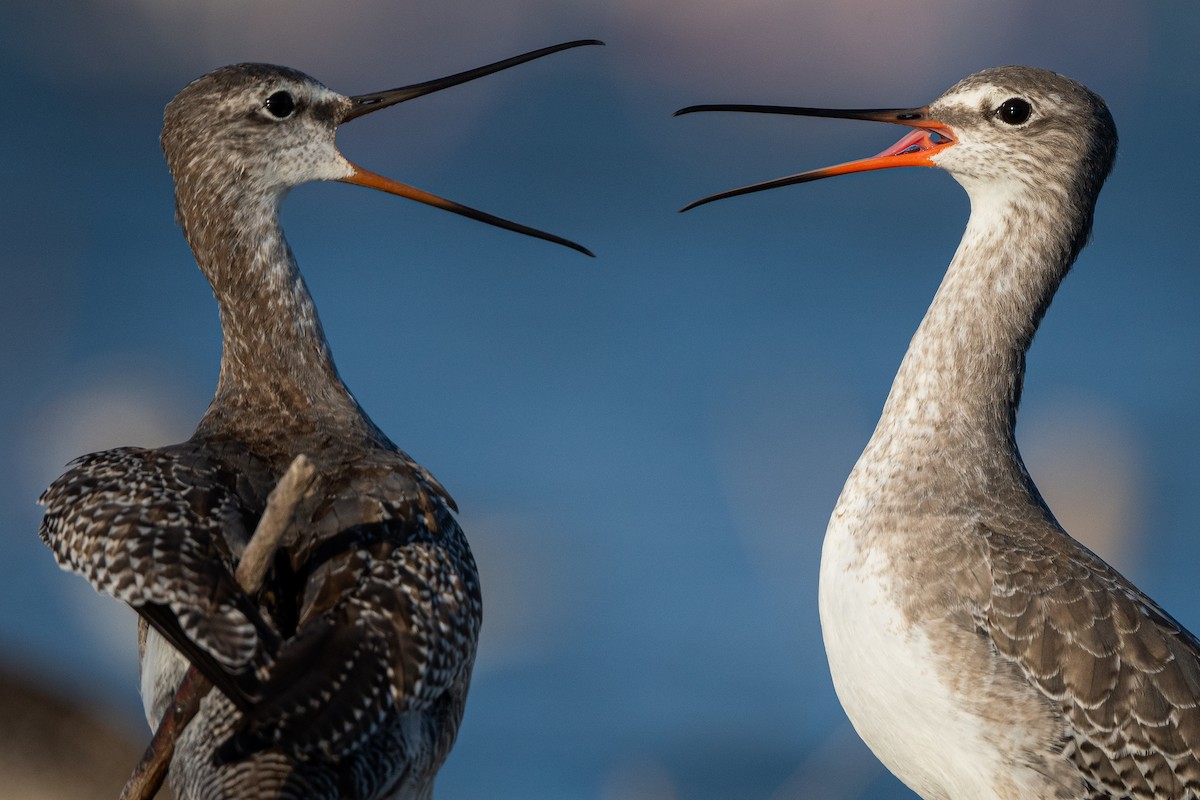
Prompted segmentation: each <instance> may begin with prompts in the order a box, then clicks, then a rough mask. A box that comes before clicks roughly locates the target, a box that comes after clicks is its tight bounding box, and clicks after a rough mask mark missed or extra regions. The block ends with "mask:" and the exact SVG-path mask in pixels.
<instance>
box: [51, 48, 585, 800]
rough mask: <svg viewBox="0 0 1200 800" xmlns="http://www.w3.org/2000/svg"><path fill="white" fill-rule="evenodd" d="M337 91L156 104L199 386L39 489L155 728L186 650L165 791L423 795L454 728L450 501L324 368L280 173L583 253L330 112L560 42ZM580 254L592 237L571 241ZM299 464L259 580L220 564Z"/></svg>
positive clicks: (257, 81)
mask: <svg viewBox="0 0 1200 800" xmlns="http://www.w3.org/2000/svg"><path fill="white" fill-rule="evenodd" d="M586 44H598V42H593V41H576V42H569V43H565V44H561V45H557V46H554V47H548V48H544V49H542V50H537V51H534V52H530V53H526V54H524V55H521V56H517V57H515V58H511V59H507V60H505V61H500V62H497V63H495V64H491V65H488V66H485V67H481V68H479V69H475V70H470V71H467V72H463V73H458V74H456V75H451V76H449V77H446V78H442V79H439V80H434V81H428V82H425V83H419V84H415V85H412V86H408V87H404V88H400V89H393V90H391V91H386V92H380V93H377V94H369V95H360V96H357V97H344V96H342V95H340V94H336V93H334V92H332V91H330V90H329V89H327V88H325V87H324V86H322V85H321V84H320V83H318V82H317V81H315V80H313V79H312V78H310V77H308V76H307V75H304V74H302V73H300V72H297V71H295V70H291V69H286V68H283V67H276V66H269V65H264V64H239V65H236V66H230V67H224V68H221V69H218V70H216V71H214V72H211V73H209V74H208V75H205V76H204V77H202V78H199V79H198V80H196V81H194V82H193V83H191V84H190V85H188V86H187V87H186V88H185V89H184V90H183V91H181V92H180V93H179V95H178V96H177V97H176V98H175V99H174V100H172V101H171V102H170V104H168V106H167V108H166V113H165V117H164V126H163V134H162V145H163V151H164V152H165V154H166V159H167V164H168V166H169V167H170V170H171V173H172V175H173V176H174V178H175V200H176V209H177V219H178V222H179V225H180V227H182V229H183V233H184V236H185V237H186V238H187V241H188V243H189V245H190V246H191V248H192V252H193V253H194V255H195V257H196V261H197V262H198V263H199V265H200V268H201V270H203V272H204V274H205V275H206V276H207V278H208V280H209V282H210V283H211V284H212V288H213V293H214V295H215V296H216V299H217V303H218V305H219V306H220V312H221V327H222V335H223V351H222V357H221V371H220V377H219V379H218V384H217V390H216V396H215V397H214V398H213V400H212V403H211V405H210V406H209V408H208V411H207V412H206V413H205V415H204V418H203V419H202V420H201V421H200V424H199V427H198V428H197V429H196V432H195V433H194V434H193V435H192V437H191V438H190V439H188V440H187V441H186V442H183V443H181V444H177V445H173V446H170V447H163V448H159V449H153V450H150V449H142V448H133V447H127V448H120V449H116V450H108V451H105V452H101V453H93V454H91V455H88V456H84V457H83V458H80V459H79V460H77V461H76V462H74V464H73V465H72V466H71V469H70V470H69V471H68V472H67V473H66V474H65V475H63V476H62V477H61V478H59V479H58V480H56V481H55V482H54V484H53V485H52V486H51V487H50V488H49V489H48V490H47V491H46V492H45V494H44V495H43V496H42V498H41V502H42V503H43V504H44V505H45V506H46V514H45V517H44V519H43V521H42V526H41V531H40V534H41V537H42V539H43V540H44V541H45V542H46V544H48V545H49V546H50V547H51V548H52V549H53V551H54V554H55V556H56V558H57V559H58V561H59V563H60V564H61V565H62V566H63V567H64V568H65V569H68V570H71V571H73V572H78V573H80V574H82V575H83V576H84V577H85V578H87V579H88V580H89V581H91V583H92V584H93V586H95V587H96V588H97V589H98V590H100V591H102V592H105V593H108V594H111V595H113V596H115V597H117V598H119V599H121V600H124V601H125V602H126V603H128V604H130V605H131V606H132V607H133V608H134V609H135V610H136V611H137V612H138V613H139V614H140V615H141V619H142V620H143V624H147V623H148V625H149V626H150V631H149V635H148V637H147V638H146V641H145V646H144V649H143V659H142V697H143V702H144V704H145V706H146V713H147V717H148V719H149V721H150V723H151V725H152V726H153V725H156V724H157V722H158V720H159V719H160V718H161V716H162V714H163V712H164V709H165V708H166V705H167V704H168V703H169V702H170V701H171V698H172V696H173V694H174V692H175V690H176V688H177V687H178V685H179V682H180V680H181V678H182V676H183V674H184V672H185V671H186V670H187V667H188V665H189V664H193V665H195V666H196V667H197V668H199V669H200V670H201V672H202V673H203V674H204V675H205V676H206V677H207V678H208V679H209V680H211V681H212V682H213V684H215V686H216V687H217V688H218V689H219V691H215V692H212V693H210V694H209V695H208V696H207V697H206V698H205V700H204V702H203V703H202V705H201V708H200V712H199V714H198V715H197V717H196V718H195V719H194V720H193V721H192V723H191V724H190V725H189V726H188V727H187V728H186V730H185V731H184V733H183V736H182V738H181V739H180V741H179V743H178V746H177V748H176V751H175V756H174V758H173V760H172V763H171V774H170V780H171V783H172V787H173V788H174V790H175V792H176V794H177V796H179V797H180V798H189V799H190V798H214V799H215V798H262V799H263V800H265V799H266V798H328V799H329V800H332V799H333V798H363V799H364V800H365V798H428V797H430V796H431V794H432V790H433V782H434V777H435V776H436V774H437V772H438V769H439V768H440V767H441V765H442V763H443V761H445V759H446V756H447V754H448V753H449V751H450V748H451V745H452V744H453V742H454V739H455V736H456V734H457V732H458V727H459V722H460V720H461V719H462V714H463V707H464V703H465V701H466V696H467V687H468V685H469V683H470V677H471V667H472V664H473V663H474V660H475V649H476V640H477V636H478V633H479V625H480V619H481V600H480V587H479V576H478V573H477V572H476V568H475V562H474V560H473V558H472V556H471V550H470V548H469V547H468V546H467V541H466V539H465V538H464V537H463V533H462V531H461V530H460V528H459V526H458V523H457V522H456V521H455V518H454V514H453V512H454V511H455V510H456V508H455V505H454V501H453V500H452V499H451V498H450V495H449V494H447V492H446V490H445V489H443V488H442V486H441V484H439V483H438V482H437V480H435V479H434V477H433V476H432V475H430V474H429V472H427V471H426V470H425V469H423V468H422V467H421V466H420V465H418V464H417V463H416V462H414V461H413V460H412V459H411V458H409V456H407V455H406V454H405V453H404V452H403V451H401V450H400V449H399V448H397V447H396V445H394V444H393V443H392V442H391V441H390V440H389V439H388V438H387V436H385V435H384V434H383V432H382V431H380V430H379V428H378V427H376V426H375V424H374V423H373V422H372V421H371V420H370V419H369V418H368V417H367V415H366V414H365V413H364V412H363V410H362V409H361V408H360V407H359V405H358V403H357V402H356V401H355V399H354V397H353V396H352V395H351V394H350V391H349V390H348V389H347V388H346V385H345V384H344V383H343V382H342V380H341V378H340V377H339V376H338V372H337V369H336V368H335V366H334V363H333V357H332V355H331V353H330V351H329V346H328V344H327V343H326V340H325V336H324V333H323V332H322V330H321V324H320V322H319V321H318V319H317V314H316V309H315V308H314V306H313V301H312V298H311V297H310V295H309V293H308V289H307V288H306V287H305V284H304V280H303V279H302V278H301V276H300V272H299V270H298V268H297V266H296V261H295V259H294V258H293V256H292V253H291V250H290V248H289V247H288V244H287V241H286V240H285V239H284V236H283V232H282V230H281V229H280V227H279V213H278V212H279V204H280V202H281V200H282V199H283V197H284V195H285V194H286V193H287V192H288V190H289V189H291V188H292V187H294V186H296V185H298V184H301V183H304V182H306V181H313V180H340V181H345V182H347V183H355V184H359V185H363V186H370V187H373V188H377V189H382V190H383V191H387V192H391V193H393V194H397V195H401V196H404V197H409V198H412V199H415V200H419V201H421V202H424V203H428V204H431V205H435V206H438V207H440V208H445V209H448V210H451V211H454V212H456V213H459V214H464V215H466V216H469V217H472V218H475V219H479V220H482V221H484V222H488V223H490V224H493V225H498V226H501V227H504V228H508V229H510V230H515V231H518V232H521V233H525V234H529V235H532V236H536V237H539V238H542V239H546V240H549V241H552V242H556V243H559V244H563V245H566V246H568V247H572V248H574V249H576V250H579V251H581V252H584V253H587V251H586V250H585V249H584V248H582V247H580V246H579V245H577V244H574V243H573V242H569V241H567V240H565V239H561V238H559V237H557V236H553V235H551V234H547V233H543V232H541V231H537V230H534V229H531V228H527V227H524V226H522V225H518V224H516V223H512V222H507V221H505V220H502V219H499V218H497V217H493V216H491V215H489V214H485V213H483V212H480V211H475V210H473V209H470V208H467V207H465V206H461V205H459V204H457V203H453V202H451V201H448V200H443V199H441V198H438V197H436V196H434V195H431V194H428V193H426V192H422V191H420V190H418V189H413V188H412V187H408V186H405V185H403V184H400V183H397V182H395V181H392V180H390V179H388V178H384V177H382V176H379V175H376V174H374V173H372V172H368V171H367V170H364V169H362V168H360V167H358V166H356V165H354V164H352V163H350V162H349V161H347V160H346V159H345V158H344V157H343V156H342V155H341V153H340V152H339V151H338V150H337V148H336V146H335V144H334V134H335V131H336V130H337V126H338V125H339V124H340V123H342V122H346V121H349V120H352V119H355V118H357V117H360V116H362V115H364V114H367V113H370V112H372V111H375V110H378V109H381V108H386V107H387V106H390V105H394V104H396V103H399V102H402V101H404V100H408V99H411V98H414V97H419V96H421V95H424V94H428V93H429V92H433V91H437V90H439V89H443V88H446V87H448V86H454V85H456V84H459V83H463V82H465V81H469V80H472V79H474V78H478V77H481V76H484V75H488V74H491V73H493V72H497V71H499V70H502V69H506V68H508V67H511V66H515V65H517V64H521V63H524V62H526V61H530V60H532V59H535V58H540V57H542V56H545V55H549V54H551V53H556V52H559V51H561V50H565V49H568V48H571V47H576V46H580V45H586ZM589 255H590V253H589ZM298 454H304V455H306V456H307V457H308V459H309V461H310V462H311V463H312V464H313V465H314V467H315V469H316V479H317V484H316V492H315V494H314V496H313V497H312V498H311V500H309V501H307V502H306V503H305V504H304V505H302V506H301V508H300V513H298V515H297V522H296V523H295V525H294V529H293V530H290V531H289V533H288V536H287V538H286V539H285V541H284V544H283V546H282V548H281V549H280V551H279V553H278V554H277V555H276V558H275V560H274V562H273V566H272V569H271V571H270V573H269V575H268V576H267V580H266V583H265V585H264V587H263V589H262V590H261V591H260V592H258V593H257V594H254V595H250V594H248V593H247V592H245V591H243V590H242V589H241V588H240V587H239V585H238V583H237V582H236V581H235V580H234V577H233V576H234V571H235V567H236V565H237V563H238V561H239V558H240V556H241V553H242V551H243V548H245V546H246V543H247V541H248V538H249V536H250V534H251V533H252V532H253V531H254V529H255V525H256V524H257V521H258V518H259V517H260V516H261V515H262V513H263V510H264V507H265V503H266V498H267V495H268V493H269V492H270V491H271V489H272V488H273V486H274V485H275V483H276V482H277V481H278V480H279V478H280V476H281V475H282V474H283V472H284V471H285V470H286V469H287V467H288V465H289V464H290V463H291V462H292V459H293V458H294V457H295V456H297V455H298Z"/></svg>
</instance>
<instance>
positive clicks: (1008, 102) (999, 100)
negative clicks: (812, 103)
mask: <svg viewBox="0 0 1200 800" xmlns="http://www.w3.org/2000/svg"><path fill="white" fill-rule="evenodd" d="M697 111H755V112H763V113H772V114H792V115H798V116H809V117H835V118H842V119H863V120H872V121H876V122H891V123H895V124H898V125H905V126H908V127H911V128H913V130H912V132H911V133H909V134H907V135H905V136H904V137H902V138H901V139H900V141H898V142H896V143H895V144H894V145H892V146H891V147H889V148H887V149H886V150H884V151H883V152H881V153H879V154H878V155H876V156H873V157H871V158H864V159H860V160H858V161H850V162H847V163H844V164H839V165H837V166H832V167H825V168H824V169H815V170H810V171H808V172H802V173H799V174H796V175H790V176H788V177H785V178H777V179H775V180H770V181H764V182H761V183H755V184H751V185H749V186H743V187H740V188H737V189H732V190H729V191H725V192H721V193H719V194H715V195H711V196H709V197H705V198H702V199H700V200H697V201H696V202H694V203H692V204H690V205H688V206H687V207H685V209H684V210H687V209H690V208H694V207H696V206H698V205H703V204H704V203H708V202H711V201H713V200H719V199H722V198H725V197H733V196H735V195H740V194H748V193H750V192H757V191H761V190H763V189H770V188H774V187H777V186H787V185H790V184H793V183H806V182H808V181H814V180H820V179H821V178H829V177H833V176H835V175H847V174H850V173H853V172H866V171H869V170H876V169H889V168H892V167H913V166H915V167H941V168H943V169H945V170H946V171H947V172H949V173H950V174H951V175H953V176H954V177H955V178H956V179H957V180H958V181H959V182H960V183H961V184H962V185H963V186H964V187H965V188H966V189H967V191H968V193H970V194H971V196H972V198H976V197H978V196H980V195H981V193H986V192H1000V193H1026V192H1037V191H1040V190H1046V189H1047V188H1051V189H1053V188H1061V189H1062V190H1063V193H1064V194H1070V195H1072V196H1075V197H1086V198H1090V199H1091V201H1092V202H1094V200H1095V196H1096V195H1097V194H1098V193H1099V190H1100V185H1101V184H1103V182H1104V179H1105V178H1106V177H1107V176H1108V173H1109V172H1110V171H1111V169H1112V165H1113V160H1114V159H1115V157H1116V150H1117V130H1116V126H1115V125H1114V124H1113V120H1112V116H1111V115H1110V114H1109V112H1108V107H1107V106H1106V105H1105V104H1104V101H1103V100H1101V99H1100V97H1099V96H1098V95H1096V94H1094V93H1093V92H1091V91H1089V90H1088V89H1087V88H1085V87H1084V86H1082V85H1080V84H1079V83H1076V82H1075V81H1073V80H1071V79H1069V78H1065V77H1063V76H1062V75H1058V74H1056V73H1053V72H1050V71H1048V70H1044V69H1037V68H1034V67H995V68H993V69H987V70H984V71H982V72H977V73H975V74H974V75H971V76H969V77H967V78H964V79H963V80H961V81H959V82H958V83H956V84H955V85H954V86H952V87H951V88H950V89H948V90H947V91H946V92H945V93H944V94H943V95H942V96H941V97H939V98H938V99H937V100H935V101H934V102H933V103H931V104H929V105H927V106H921V107H918V108H890V109H879V108H872V109H829V108H805V107H795V106H761V105H702V106H689V107H688V108H684V109H681V110H680V111H677V112H676V114H688V113H693V112H697Z"/></svg>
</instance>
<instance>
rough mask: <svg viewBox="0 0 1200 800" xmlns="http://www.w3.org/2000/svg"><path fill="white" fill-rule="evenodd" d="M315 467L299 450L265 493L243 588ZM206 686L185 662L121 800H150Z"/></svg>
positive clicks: (257, 582)
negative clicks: (182, 673)
mask: <svg viewBox="0 0 1200 800" xmlns="http://www.w3.org/2000/svg"><path fill="white" fill-rule="evenodd" d="M314 473H315V468H314V467H313V465H312V464H311V463H310V462H309V460H308V459H307V458H306V457H305V456H304V455H303V454H301V455H298V456H296V458H295V460H293V461H292V463H291V465H290V466H289V467H288V469H287V472H285V473H284V474H283V477H282V478H280V479H279V483H277V484H275V488H274V489H272V490H271V494H270V495H268V496H267V507H266V508H265V509H264V510H263V514H262V517H261V518H259V520H258V525H257V526H256V527H255V529H254V535H253V536H251V537H250V542H249V543H248V544H247V545H246V549H245V551H244V552H243V553H242V558H241V560H240V561H239V562H238V566H237V572H236V574H235V577H236V578H237V582H238V585H239V586H241V587H242V589H243V590H245V592H246V593H247V594H251V595H253V594H255V593H257V592H258V590H259V589H260V588H262V582H263V579H264V578H266V575H267V569H268V568H269V567H270V565H271V560H272V559H273V558H274V557H275V551H276V550H278V549H279V543H280V541H281V540H282V539H283V534H284V533H286V532H287V530H288V528H289V527H291V524H292V520H293V519H294V518H295V516H296V508H297V506H299V504H300V501H301V500H303V499H304V498H305V497H307V496H308V495H310V494H311V493H312V487H313V484H314V483H315V482H316V480H315V476H314ZM211 689H212V681H210V680H209V679H208V678H206V677H204V675H202V674H200V671H199V670H198V669H196V668H195V667H189V668H188V671H187V673H186V674H185V675H184V676H183V681H182V682H181V683H180V684H179V688H178V689H177V690H176V692H175V697H174V699H173V700H172V702H171V705H170V706H169V707H168V708H167V710H166V712H165V713H164V714H163V717H162V719H161V720H159V723H158V729H157V730H155V732H154V737H153V738H152V739H151V740H150V744H149V745H148V746H147V747H146V752H145V753H143V754H142V759H141V761H139V762H138V764H137V766H136V767H134V769H133V774H131V775H130V776H129V780H128V781H126V782H125V788H124V789H122V790H121V797H120V800H151V798H153V797H154V795H156V794H157V793H158V790H159V789H160V788H161V787H162V784H163V780H165V779H166V777H167V769H168V768H169V767H170V765H171V756H173V755H174V753H175V741H176V740H177V739H178V738H179V736H180V735H181V734H182V733H183V730H184V728H185V727H186V726H187V724H188V723H189V722H191V720H192V717H194V716H196V712H197V711H199V710H200V701H201V700H203V699H204V696H205V695H207V694H208V693H209V691H210V690H211Z"/></svg>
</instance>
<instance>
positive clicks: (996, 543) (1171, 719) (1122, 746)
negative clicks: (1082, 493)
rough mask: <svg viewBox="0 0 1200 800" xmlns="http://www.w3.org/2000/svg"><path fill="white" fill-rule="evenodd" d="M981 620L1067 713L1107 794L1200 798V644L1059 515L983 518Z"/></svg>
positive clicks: (1081, 755)
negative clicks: (1018, 520) (1017, 521)
mask: <svg viewBox="0 0 1200 800" xmlns="http://www.w3.org/2000/svg"><path fill="white" fill-rule="evenodd" d="M977 531H978V533H979V539H978V541H979V542H980V543H981V546H982V548H983V554H984V556H985V563H986V568H987V571H988V576H987V580H986V584H987V585H988V587H989V591H988V592H987V594H986V598H985V599H984V601H983V602H982V603H981V604H980V605H979V606H978V608H977V609H976V624H977V625H978V626H979V628H980V630H981V631H982V632H983V633H984V634H985V635H986V636H987V637H988V638H989V639H990V641H991V644H992V646H993V647H994V648H995V650H996V652H997V653H998V654H999V655H1000V656H1002V657H1003V658H1005V659H1008V660H1009V661H1010V662H1011V663H1013V664H1014V665H1015V666H1016V667H1017V669H1018V670H1019V672H1020V673H1021V674H1022V675H1023V676H1024V678H1025V679H1026V680H1027V681H1028V682H1029V684H1030V685H1031V686H1033V687H1035V688H1036V690H1037V691H1038V692H1039V693H1040V694H1041V695H1042V696H1043V697H1044V699H1045V702H1046V703H1047V704H1048V705H1049V706H1050V707H1052V708H1054V709H1056V710H1057V711H1058V712H1059V713H1061V718H1062V721H1063V742H1062V745H1063V747H1064V755H1065V756H1066V757H1067V758H1069V759H1070V760H1071V761H1072V762H1073V763H1074V764H1075V766H1076V768H1077V769H1078V770H1079V773H1080V777H1081V778H1082V780H1083V781H1085V782H1086V784H1087V786H1088V787H1089V788H1090V789H1091V790H1094V791H1096V792H1098V793H1099V794H1098V795H1097V796H1100V797H1105V796H1111V797H1130V796H1138V797H1141V796H1153V797H1178V798H1194V797H1200V642H1198V641H1197V639H1196V637H1195V636H1193V635H1192V634H1191V633H1190V632H1189V631H1188V630H1187V629H1186V628H1184V627H1183V626H1182V625H1181V624H1180V623H1179V622H1177V621H1176V620H1175V619H1174V618H1173V617H1172V616H1171V615H1170V614H1168V613H1167V612H1166V611H1164V610H1163V609H1162V608H1161V607H1159V605H1158V604H1157V603H1155V602H1154V601H1153V600H1152V599H1151V598H1150V597H1148V596H1147V595H1146V594H1144V593H1143V592H1142V591H1140V590H1139V589H1138V588H1137V587H1136V586H1135V585H1134V584H1133V583H1132V582H1131V581H1129V580H1128V579H1126V578H1125V577H1124V576H1123V575H1121V574H1120V573H1119V572H1118V571H1117V570H1116V569H1114V568H1113V567H1111V566H1110V565H1109V564H1107V563H1106V562H1105V561H1104V560H1103V559H1101V558H1100V557H1099V556H1097V555H1096V554H1094V553H1093V552H1091V551H1090V550H1089V549H1088V548H1087V547H1085V546H1084V545H1082V544H1081V543H1079V542H1078V541H1076V540H1075V539H1073V538H1071V537H1070V536H1069V535H1067V534H1066V533H1065V532H1064V531H1063V530H1062V529H1061V528H1060V527H1059V526H1058V525H1057V523H1056V522H1054V520H1053V519H1052V518H1046V519H1043V520H1042V521H1040V522H1036V523H1032V524H1031V521H1030V520H1023V521H1022V524H1021V525H1019V526H1009V525H1005V524H1004V522H1003V521H995V520H993V521H992V523H991V524H980V525H979V526H978V529H977Z"/></svg>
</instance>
